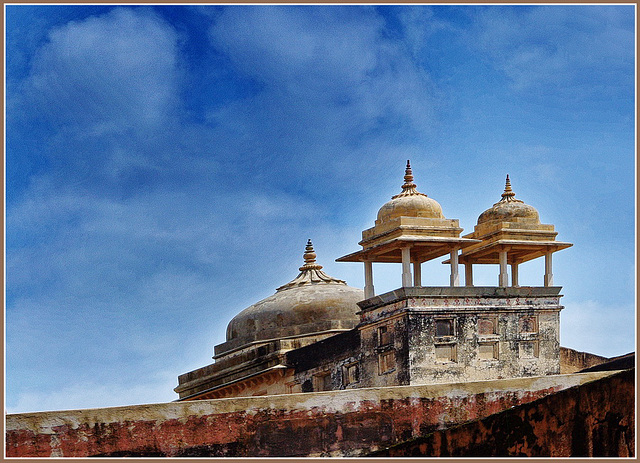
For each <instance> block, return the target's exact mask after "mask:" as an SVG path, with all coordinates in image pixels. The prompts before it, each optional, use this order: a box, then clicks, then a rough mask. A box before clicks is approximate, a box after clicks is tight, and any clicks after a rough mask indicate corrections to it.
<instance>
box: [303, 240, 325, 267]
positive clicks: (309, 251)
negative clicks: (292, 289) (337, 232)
mask: <svg viewBox="0 0 640 463" xmlns="http://www.w3.org/2000/svg"><path fill="white" fill-rule="evenodd" d="M303 257H304V265H303V266H302V267H300V268H299V269H298V270H300V271H301V272H303V271H305V270H313V269H317V270H320V269H321V268H322V265H318V264H316V257H318V256H317V255H316V252H315V251H314V250H313V243H312V242H311V239H309V240H308V241H307V245H306V246H305V248H304V255H303Z"/></svg>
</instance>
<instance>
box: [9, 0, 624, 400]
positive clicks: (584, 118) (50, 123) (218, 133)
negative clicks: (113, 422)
mask: <svg viewBox="0 0 640 463" xmlns="http://www.w3.org/2000/svg"><path fill="white" fill-rule="evenodd" d="M5 8H6V10H5V12H6V32H5V33H6V115H7V117H6V384H5V387H6V409H7V410H8V411H9V412H25V411H36V410H52V409H70V408H85V407H102V406H115V405H127V404H135V403H149V402H163V401H170V400H174V399H176V398H177V396H176V394H175V393H174V392H173V391H172V389H173V387H175V386H176V384H177V375H178V374H181V373H184V372H187V371H189V370H191V369H194V368H197V367H200V366H204V365H205V364H208V363H210V362H211V356H212V351H213V345H214V344H219V343H221V342H223V341H224V331H225V327H226V324H227V322H228V321H229V320H230V319H231V318H232V317H233V316H234V315H235V314H236V313H238V312H239V311H240V310H242V309H243V308H245V307H247V306H248V305H250V304H252V303H253V302H256V301H258V300H259V299H262V298H264V297H267V296H269V295H271V294H273V292H274V291H275V288H276V287H278V286H280V285H282V284H284V283H286V282H287V281H290V280H291V279H293V278H294V277H295V276H296V275H297V273H298V267H299V266H300V265H301V264H302V253H303V251H304V245H305V244H306V240H307V239H308V238H311V239H312V240H313V242H314V245H315V248H316V251H317V254H318V261H319V263H320V264H322V265H324V267H325V270H326V271H327V273H329V274H330V275H332V276H335V277H338V278H342V279H345V280H347V283H349V284H350V285H351V286H356V287H362V286H363V269H362V268H361V266H360V265H357V264H348V263H336V262H334V260H335V259H336V258H338V257H340V256H342V255H345V254H348V253H350V252H353V251H356V250H358V249H359V246H358V244H357V243H358V241H359V240H360V239H361V232H362V230H364V229H366V228H369V227H371V226H373V221H374V219H375V215H376V213H377V210H378V208H379V207H380V206H381V205H382V204H383V203H385V202H386V201H388V200H389V199H390V197H391V196H392V195H394V194H396V193H399V191H400V186H401V184H402V181H403V179H402V177H403V175H404V164H405V162H406V160H407V159H411V163H412V166H413V171H414V175H415V180H416V183H417V185H418V190H419V191H421V192H423V193H426V194H428V195H429V196H430V197H432V198H434V199H436V200H437V201H438V202H439V203H440V204H441V205H442V208H443V211H444V214H445V216H446V217H447V218H457V219H459V220H460V225H461V226H462V227H463V228H464V229H465V231H464V233H469V232H471V231H473V226H474V225H475V223H476V220H477V217H478V216H479V215H480V213H482V212H483V211H484V210H485V209H487V208H489V207H490V206H491V205H492V204H493V203H495V202H496V201H498V200H499V199H500V194H501V193H502V190H503V187H504V179H505V175H506V174H507V173H508V174H509V175H510V177H511V181H512V185H513V189H514V191H515V192H516V195H517V197H518V198H520V199H522V200H524V201H525V202H526V203H528V204H530V205H532V206H534V207H536V208H537V209H538V211H539V212H540V217H541V220H542V222H543V223H551V224H554V225H555V226H556V230H557V231H558V232H559V235H558V239H559V240H561V241H569V242H572V243H574V246H573V247H572V248H569V249H568V250H564V251H561V252H559V253H557V254H556V255H555V257H554V279H555V283H556V284H557V285H561V286H563V291H562V293H563V294H564V298H563V299H562V301H563V304H564V305H565V307H566V308H565V310H563V312H562V315H561V323H562V329H561V344H562V345H563V346H567V347H572V348H575V349H578V350H583V351H588V352H593V353H597V354H601V355H605V356H614V355H620V354H624V353H627V352H630V351H633V350H635V310H634V306H635V262H634V260H635V240H634V224H635V189H634V188H635V186H634V185H635V157H634V146H635V138H634V128H635V119H634V108H635V101H634V99H635V93H634V82H635V77H634V69H635V50H634V46H635V34H634V30H635V9H634V7H633V6H628V5H627V6H625V5H618V6H609V5H607V6H595V5H594V6H416V7H409V6H382V7H373V6H294V7H290V6H289V7H287V6H226V7H219V6H202V5H194V6H141V7H136V6H108V5H106V6H97V5H96V6H91V5H88V6H56V5H41V6H26V5H14V6H6V7H5ZM424 267H425V269H424V270H423V283H424V284H434V285H446V284H448V271H447V267H446V266H444V265H442V264H441V263H440V262H439V261H436V262H432V263H429V264H425V266H424ZM487 267H488V268H485V269H477V270H476V275H475V278H476V284H479V285H480V284H486V285H495V284H497V273H498V272H497V268H494V267H493V266H487ZM542 274H543V262H537V261H532V262H530V263H527V264H524V265H522V266H521V270H520V282H521V284H522V285H541V284H542ZM374 276H375V283H376V290H377V291H378V292H381V291H386V290H391V289H394V288H396V287H398V286H400V270H399V269H398V268H397V267H396V266H395V265H383V264H379V265H377V266H374Z"/></svg>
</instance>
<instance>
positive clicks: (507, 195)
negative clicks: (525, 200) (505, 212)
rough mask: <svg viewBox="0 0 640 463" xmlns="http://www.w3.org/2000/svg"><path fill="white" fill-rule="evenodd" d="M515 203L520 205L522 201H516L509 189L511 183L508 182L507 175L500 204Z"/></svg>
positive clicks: (514, 195)
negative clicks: (504, 202)
mask: <svg viewBox="0 0 640 463" xmlns="http://www.w3.org/2000/svg"><path fill="white" fill-rule="evenodd" d="M503 201H506V202H511V201H513V202H517V203H521V202H522V201H521V200H519V199H516V194H515V193H514V192H513V190H512V189H511V181H510V180H509V174H507V182H506V184H505V186H504V193H502V199H501V200H500V202H503Z"/></svg>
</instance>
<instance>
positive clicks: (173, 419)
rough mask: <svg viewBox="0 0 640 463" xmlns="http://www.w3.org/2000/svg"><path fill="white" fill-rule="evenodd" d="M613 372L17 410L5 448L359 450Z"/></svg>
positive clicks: (174, 452) (67, 452) (260, 452)
mask: <svg viewBox="0 0 640 463" xmlns="http://www.w3.org/2000/svg"><path fill="white" fill-rule="evenodd" d="M611 374H612V373H611V372H594V373H582V374H574V375H558V376H545V377H538V378H518V379H506V380H499V381H481V382H476V383H457V384H445V385H429V386H397V387H385V388H363V389H349V390H344V391H331V392H321V393H307V394H289V395H276V396H267V397H245V398H234V399H218V400H200V401H192V402H172V403H165V404H155V405H139V406H130V407H116V408H106V409H92V410H72V411H58V412H40V413H25V414H14V415H8V416H7V420H6V425H7V426H6V443H7V446H6V449H7V450H6V452H7V456H10V457H27V456H34V457H52V456H54V457H55V456H58V457H61V456H64V457H69V456H95V455H102V456H254V457H260V456H359V455H364V454H368V453H370V452H371V451H375V450H378V449H381V448H384V447H387V446H390V445H393V444H395V443H397V442H402V441H406V440H408V439H411V438H413V437H417V436H422V435H425V434H428V433H429V432H433V431H435V430H437V429H442V428H446V427H448V426H451V425H454V424H457V423H463V422H466V421H468V420H474V419H479V418H483V417H486V416H489V415H491V414H494V413H497V412H500V411H503V410H506V409H508V408H510V407H513V406H516V405H518V404H522V403H528V402H531V401H533V400H536V399H538V398H540V397H544V396H546V395H548V394H550V393H553V392H556V391H560V390H563V389H566V388H569V387H573V386H575V385H579V384H584V383H587V382H589V381H594V380H598V379H600V378H603V377H607V376H609V375H611ZM631 395H632V394H631ZM603 399H604V398H603ZM574 405H575V403H574ZM596 405H597V404H594V406H596ZM598 416H599V415H598Z"/></svg>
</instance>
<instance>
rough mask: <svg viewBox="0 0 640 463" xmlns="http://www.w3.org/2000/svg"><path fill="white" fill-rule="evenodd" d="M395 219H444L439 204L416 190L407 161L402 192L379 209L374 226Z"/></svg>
mask: <svg viewBox="0 0 640 463" xmlns="http://www.w3.org/2000/svg"><path fill="white" fill-rule="evenodd" d="M397 217H427V218H432V219H444V215H443V214H442V207H441V206H440V204H438V202H437V201H436V200H434V199H431V198H429V197H428V196H427V195H425V194H424V193H419V192H418V191H417V190H416V184H415V183H413V173H412V172H411V165H410V164H409V161H407V168H406V170H405V176H404V185H402V192H401V193H399V194H397V195H395V196H393V197H392V198H391V201H389V202H387V203H385V204H384V205H383V206H382V207H381V208H380V210H379V211H378V218H377V220H376V225H379V224H381V223H385V222H389V221H390V220H393V219H395V218H397Z"/></svg>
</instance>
